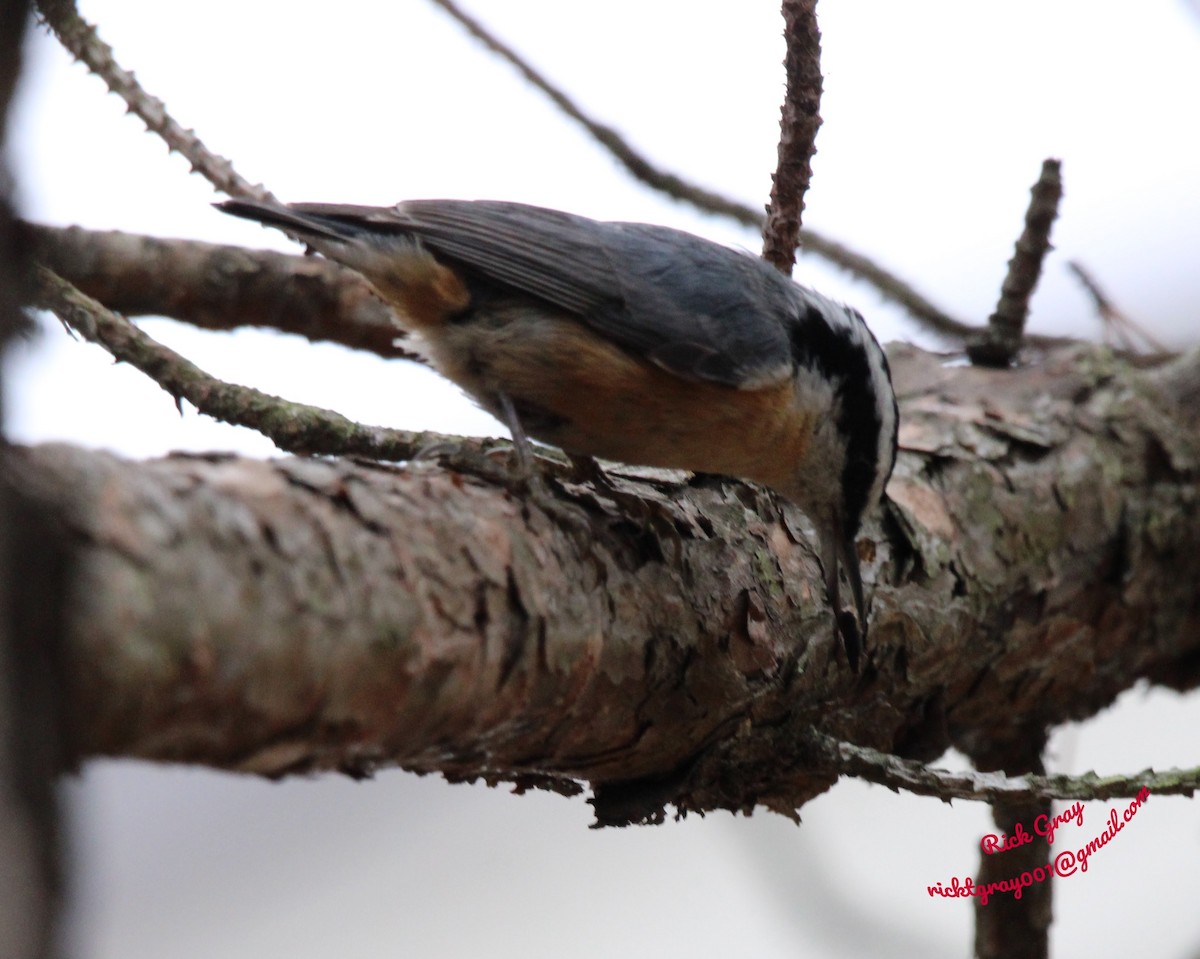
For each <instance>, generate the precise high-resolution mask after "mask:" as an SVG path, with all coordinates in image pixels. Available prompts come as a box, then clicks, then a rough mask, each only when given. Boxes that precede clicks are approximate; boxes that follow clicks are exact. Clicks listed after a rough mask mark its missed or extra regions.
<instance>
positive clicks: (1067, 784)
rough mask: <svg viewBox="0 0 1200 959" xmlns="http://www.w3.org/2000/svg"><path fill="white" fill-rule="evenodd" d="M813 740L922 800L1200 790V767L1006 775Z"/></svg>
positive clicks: (856, 770) (824, 751)
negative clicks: (936, 765)
mask: <svg viewBox="0 0 1200 959" xmlns="http://www.w3.org/2000/svg"><path fill="white" fill-rule="evenodd" d="M810 736H811V741H812V743H813V744H814V746H815V747H816V749H817V750H818V752H819V753H820V754H821V755H823V756H824V757H825V759H826V760H827V761H829V762H831V763H834V764H836V765H837V766H838V767H839V768H841V770H842V771H843V772H845V773H848V774H849V775H851V776H856V777H858V778H859V779H865V780H867V781H868V782H873V783H878V784H879V785H881V786H887V787H888V788H889V789H892V790H894V791H896V792H899V791H900V790H902V789H903V790H905V791H907V792H911V793H914V794H916V795H918V796H936V797H937V798H938V799H941V800H943V801H945V802H949V801H950V800H951V799H972V800H978V801H981V802H996V801H997V800H1016V799H1023V798H1028V799H1080V800H1107V799H1122V798H1124V799H1132V798H1134V797H1136V796H1137V795H1138V793H1139V792H1140V791H1141V790H1142V789H1143V788H1144V789H1148V790H1149V791H1150V792H1151V793H1152V794H1154V795H1156V796H1157V795H1164V796H1165V795H1175V796H1178V795H1182V796H1189V797H1190V796H1191V795H1192V794H1193V793H1194V792H1195V791H1196V790H1197V789H1200V769H1166V770H1162V771H1161V772H1155V771H1154V770H1153V769H1145V770H1143V771H1142V772H1140V773H1132V774H1124V775H1116V776H1098V775H1097V774H1096V773H1094V772H1088V773H1083V774H1081V775H1078V776H1065V775H1053V776H1032V775H1026V776H1005V775H1004V774H1002V773H981V772H962V773H956V772H951V771H949V770H948V769H935V768H932V767H930V766H926V765H924V764H923V763H918V762H912V761H911V760H907V759H901V758H900V757H899V756H893V755H890V754H888V753H883V752H880V751H879V750H877V749H871V748H869V747H867V746H856V745H854V744H853V743H847V742H842V741H840V740H837V739H834V738H833V737H831V736H826V735H825V734H823V733H818V732H816V731H813V732H812V733H811V734H810Z"/></svg>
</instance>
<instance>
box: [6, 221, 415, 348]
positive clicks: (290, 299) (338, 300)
mask: <svg viewBox="0 0 1200 959" xmlns="http://www.w3.org/2000/svg"><path fill="white" fill-rule="evenodd" d="M23 229H24V231H25V233H26V234H27V236H28V238H29V243H30V245H31V246H32V248H33V255H34V258H35V259H36V260H37V261H38V262H39V263H41V264H42V265H43V266H45V267H47V268H48V269H50V270H52V271H53V272H54V273H57V274H58V275H59V276H61V277H62V278H63V279H65V280H67V281H68V282H69V283H71V284H72V285H74V286H76V287H78V288H79V290H80V291H82V292H83V293H86V294H87V295H88V296H90V297H92V298H93V299H95V300H99V301H100V302H101V303H103V304H104V305H105V306H107V307H108V308H109V309H110V310H115V311H117V312H118V313H123V314H125V315H126V316H147V315H152V316H169V317H173V318H174V319H177V320H185V321H187V322H188V323H191V324H192V325H193V326H198V327H200V328H202V329H206V330H233V329H237V328H238V327H242V326H258V327H269V328H271V329H276V330H279V331H281V332H284V333H295V334H297V335H299V336H303V337H305V338H306V339H309V340H312V341H314V342H319V341H327V342H330V343H340V344H342V345H343V346H348V347H350V348H351V349H361V350H368V351H370V352H372V353H375V354H377V355H379V356H382V357H385V358H388V359H392V358H396V359H409V360H415V361H417V362H424V361H423V360H422V359H421V358H420V357H419V356H418V355H417V354H416V353H414V352H412V351H411V350H406V349H405V348H404V347H403V345H402V344H403V342H404V340H405V339H407V333H406V332H405V331H404V329H403V328H401V327H400V326H399V325H398V324H397V322H396V319H395V317H394V316H393V315H392V312H391V310H390V309H389V308H388V307H387V306H386V305H385V304H384V303H383V301H382V300H381V299H379V297H378V296H376V295H375V293H374V292H373V291H372V290H371V287H370V285H369V284H368V283H367V281H366V280H364V279H363V278H362V276H361V275H360V274H358V273H355V272H354V271H353V270H348V269H346V268H344V267H342V266H339V265H338V264H336V263H334V262H333V261H331V260H327V259H325V258H324V257H318V256H294V255H290V254H287V253H274V252H271V251H269V250H246V249H243V248H242V247H238V246H223V245H220V244H216V243H201V242H200V241H198V240H166V239H161V238H159V237H152V236H142V235H139V234H135V233H121V232H119V231H116V230H106V231H99V230H85V229H82V228H81V227H77V226H73V227H67V228H61V227H51V226H39V225H36V224H30V223H27V224H23ZM398 341H399V342H398Z"/></svg>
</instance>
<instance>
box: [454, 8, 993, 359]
mask: <svg viewBox="0 0 1200 959" xmlns="http://www.w3.org/2000/svg"><path fill="white" fill-rule="evenodd" d="M433 2H434V3H436V4H437V5H438V6H439V7H441V8H442V9H443V10H445V11H446V12H447V13H448V14H450V16H452V17H453V18H454V19H455V20H457V21H458V22H459V23H460V24H461V25H462V26H463V27H464V28H465V29H466V30H467V32H468V33H470V34H471V36H473V37H475V38H476V39H477V40H479V41H480V42H481V43H482V44H483V45H484V46H486V47H487V48H488V49H489V50H491V51H492V52H493V53H495V54H497V55H498V56H500V57H501V58H502V59H504V60H506V61H507V62H508V63H509V64H511V65H512V66H513V67H515V68H516V70H517V72H519V73H520V74H521V75H522V76H523V77H525V79H526V80H528V81H529V82H530V83H531V84H533V86H535V87H537V88H538V89H539V90H541V91H542V93H544V94H545V95H546V96H547V97H549V98H550V100H551V101H552V102H553V103H554V104H555V105H556V106H557V107H558V108H559V109H560V110H562V111H563V113H564V114H566V115H567V116H568V117H570V118H571V119H572V120H574V121H575V122H577V123H578V124H580V125H581V126H582V127H583V128H584V129H585V130H587V131H588V133H590V134H591V135H592V137H593V138H594V139H595V140H596V142H597V143H599V144H600V145H601V146H602V147H604V148H605V149H606V150H608V151H609V152H610V153H611V154H612V155H613V156H614V157H615V158H616V159H617V160H618V161H619V162H620V163H621V164H622V165H623V166H624V167H625V169H626V170H627V171H628V172H629V173H630V174H631V175H632V176H633V177H634V178H635V179H636V180H638V181H639V182H641V183H645V184H646V185H647V186H649V187H650V188H652V189H654V190H658V191H659V192H660V193H663V194H665V195H667V196H669V197H673V198H674V199H676V200H679V201H681V202H684V203H689V204H691V205H692V206H694V207H695V208H696V209H698V210H702V211H704V212H705V213H713V214H716V215H717V216H723V217H727V218H728V219H731V220H733V221H734V222H736V223H740V224H742V225H743V226H748V227H751V228H752V229H754V230H758V231H759V232H761V231H762V230H763V227H764V224H765V222H766V218H765V217H764V216H763V214H762V213H761V212H760V211H759V210H757V209H756V208H754V207H752V206H749V205H748V204H745V203H742V202H740V201H738V200H734V199H732V198H730V197H727V196H723V195H721V194H719V193H715V192H713V191H712V190H708V189H706V188H704V187H702V186H700V185H698V184H696V183H692V182H690V181H688V180H686V179H684V178H683V177H680V176H678V175H677V174H675V173H671V172H669V171H667V170H664V169H663V168H662V167H659V166H657V165H655V164H654V163H653V162H652V161H651V160H650V159H649V158H648V157H646V156H645V155H644V154H642V153H640V152H638V151H637V150H636V149H634V147H633V146H631V145H630V144H629V142H628V141H627V140H625V139H624V138H623V137H622V136H621V135H620V134H619V133H618V132H617V131H616V130H614V129H613V128H612V127H610V126H607V125H605V124H603V123H600V122H598V121H596V120H594V119H592V118H591V117H589V116H588V115H587V114H586V113H584V112H583V110H582V109H581V108H580V107H579V105H578V104H576V103H575V101H573V100H572V99H571V98H570V97H568V96H567V94H566V93H564V92H563V90H562V89H561V88H560V87H558V86H556V85H555V84H553V83H552V82H551V81H550V80H548V79H547V78H546V77H545V76H543V75H542V74H541V73H540V72H539V71H538V70H536V69H535V68H534V67H533V66H532V65H530V63H529V62H528V61H527V60H525V59H524V57H522V56H521V55H520V54H519V53H517V52H516V51H515V50H513V48H512V47H510V46H508V45H507V44H505V43H504V42H503V41H501V40H499V39H498V38H497V37H496V36H495V35H494V34H492V33H491V32H490V31H489V30H488V29H487V28H486V27H485V26H483V24H481V23H480V22H479V21H478V20H476V19H474V18H473V17H471V16H470V15H469V14H468V13H466V12H465V11H464V10H463V9H462V8H461V7H459V5H458V4H457V3H456V2H455V0H433ZM800 244H801V245H800V252H802V253H811V254H814V255H816V256H820V257H822V258H823V259H825V260H828V261H829V262H830V263H832V264H833V265H834V266H836V267H838V268H840V269H843V270H845V271H846V272H847V273H850V274H851V275H852V276H855V277H858V278H859V279H861V280H863V281H864V282H866V283H869V284H870V285H872V286H874V287H875V288H876V289H877V290H878V291H879V293H880V294H881V295H882V296H883V297H884V299H886V300H890V301H891V302H893V303H895V304H897V305H898V306H900V307H902V308H904V309H905V310H907V311H908V312H909V313H910V314H911V315H912V317H913V318H914V319H915V320H917V321H918V322H919V323H920V324H921V325H922V326H924V327H926V328H927V329H929V330H931V331H932V332H934V333H938V334H940V335H942V336H946V337H950V338H953V339H956V340H962V339H963V338H965V337H966V336H967V335H968V334H969V333H970V332H971V331H972V330H974V329H975V328H974V327H972V326H969V325H968V324H966V323H963V322H962V321H960V320H956V319H954V318H953V317H952V316H950V315H949V314H947V313H946V312H945V311H943V310H941V309H939V308H938V307H937V306H935V305H934V304H933V303H932V302H930V301H929V300H928V299H927V298H926V297H925V296H923V295H922V294H920V293H918V292H917V291H916V290H915V289H914V288H913V287H912V286H911V285H910V284H908V283H906V282H905V281H904V280H902V279H900V277H898V276H896V275H895V274H893V273H891V272H889V271H888V270H887V269H885V268H884V267H882V266H880V265H879V264H878V263H875V262H874V261H872V260H871V259H869V258H868V257H866V256H864V255H863V254H862V253H856V252H855V251H853V250H851V249H850V248H849V247H847V246H846V245H845V244H844V243H841V242H839V241H837V240H834V239H831V238H829V237H826V236H824V235H822V234H820V233H816V232H814V231H812V230H810V229H807V228H805V229H802V230H801V232H800Z"/></svg>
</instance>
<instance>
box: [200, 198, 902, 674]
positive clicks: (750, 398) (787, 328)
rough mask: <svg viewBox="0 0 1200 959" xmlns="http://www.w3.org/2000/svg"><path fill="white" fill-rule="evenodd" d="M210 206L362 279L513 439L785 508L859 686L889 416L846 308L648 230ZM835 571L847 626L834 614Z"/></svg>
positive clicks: (876, 349)
mask: <svg viewBox="0 0 1200 959" xmlns="http://www.w3.org/2000/svg"><path fill="white" fill-rule="evenodd" d="M216 206H217V207H218V208H219V209H220V210H222V211H223V212H225V213H228V214H231V215H233V216H237V217H242V218H245V219H249V220H253V221H257V222H258V223H261V224H263V225H265V226H269V227H275V228H278V229H280V230H282V231H283V232H285V233H286V234H288V235H289V236H291V237H292V238H293V239H296V240H299V241H302V242H303V243H305V244H306V245H307V247H308V248H309V250H310V251H315V252H317V253H319V254H321V255H322V256H324V257H326V258H328V259H330V260H333V261H335V262H337V263H340V264H342V265H343V266H346V267H348V268H350V269H351V270H354V271H356V272H357V273H359V274H361V275H362V276H363V277H364V278H365V279H366V280H367V281H368V283H369V284H370V285H371V286H372V287H373V288H374V290H375V292H376V293H377V294H378V295H379V296H380V297H381V298H382V299H383V300H384V302H386V303H387V304H389V305H390V306H391V307H393V309H394V311H395V313H396V314H397V319H398V322H399V323H400V324H401V325H402V326H403V327H405V328H406V330H407V331H408V332H409V334H410V336H411V337H412V342H413V346H414V347H415V348H416V349H417V350H418V351H419V352H422V353H423V354H424V355H425V356H426V357H427V359H428V360H429V361H430V363H431V364H432V365H433V367H434V368H435V369H437V370H438V371H439V372H441V373H442V374H443V375H444V376H446V377H447V378H448V379H450V380H452V381H453V382H455V383H456V384H458V386H459V387H461V388H462V389H463V390H464V391H465V392H466V393H467V394H468V395H469V396H470V397H471V398H472V399H474V400H475V402H476V403H478V404H479V405H480V406H481V407H482V408H483V409H485V410H487V411H489V412H490V413H492V414H493V415H495V416H497V417H498V418H499V419H501V420H502V421H507V422H509V423H510V425H515V426H516V427H518V428H520V429H523V431H524V433H526V434H527V435H528V436H530V437H532V438H534V439H536V440H539V441H540V442H543V443H546V444H549V445H552V446H557V447H559V448H561V449H562V450H563V451H564V452H566V453H568V454H571V455H573V456H578V457H596V458H600V459H604V460H611V461H617V462H622V463H628V464H632V465H643V466H655V467H664V468H672V469H683V470H691V471H693V472H701V473H713V474H721V475H724V476H730V477H735V478H739V479H742V480H749V481H752V482H755V483H758V484H761V485H763V486H765V487H768V488H769V489H771V490H774V491H775V492H776V493H778V494H779V495H781V496H782V497H784V498H785V499H787V500H789V501H791V502H792V503H794V504H795V505H796V506H798V507H799V508H800V509H801V510H802V511H803V512H804V513H805V514H806V515H807V516H808V518H809V519H810V521H811V522H812V524H813V527H814V529H815V530H816V533H817V536H818V539H819V544H820V559H821V564H822V568H823V572H824V576H825V588H826V594H827V596H828V600H829V603H830V605H831V607H832V610H833V614H834V631H835V635H836V634H837V633H839V632H840V633H841V636H842V640H843V645H844V647H845V651H846V656H847V661H848V663H849V665H850V667H851V669H852V670H853V671H855V672H857V671H858V668H859V662H860V658H861V653H862V647H863V640H864V637H865V635H866V623H867V617H866V608H865V602H864V596H863V588H862V577H861V572H860V568H859V560H858V553H857V549H856V538H857V535H858V532H859V529H860V527H861V524H862V521H863V518H864V516H865V515H866V513H867V512H868V511H869V510H871V509H873V508H875V507H876V506H877V505H878V504H879V503H880V501H881V499H882V497H883V494H884V488H885V486H886V484H887V481H888V478H889V477H890V475H891V472H892V469H893V467H894V465H895V460H896V445H897V430H898V425H899V412H898V408H897V405H896V397H895V393H894V390H893V387H892V381H891V373H890V369H889V367H888V361H887V355H886V354H885V353H884V351H883V349H882V348H881V347H880V345H879V342H878V341H877V340H876V338H875V336H874V335H873V334H872V333H871V331H870V329H869V328H868V326H867V324H866V323H865V321H864V320H863V318H862V315H861V314H860V313H859V312H858V311H857V310H855V309H852V308H850V307H848V306H844V305H842V304H841V303H838V302H835V301H833V300H831V299H828V298H826V297H825V296H822V295H821V294H819V293H817V292H816V291H814V290H811V289H809V288H807V287H805V286H802V285H800V284H799V283H797V282H795V281H794V280H792V279H791V278H790V277H788V276H785V275H784V274H783V273H781V272H780V271H778V270H777V269H775V268H774V267H773V266H771V265H770V264H768V263H766V262H765V261H764V260H762V259H761V258H759V257H756V256H753V255H752V254H750V253H748V252H745V251H741V250H736V249H732V248H729V247H726V246H723V245H721V244H718V243H715V242H713V241H711V240H707V239H704V238H702V237H699V236H695V235H693V234H690V233H687V232H684V231H682V230H677V229H673V228H670V227H665V226H658V225H654V224H647V223H628V222H609V221H601V220H594V219H591V218H588V217H584V216H580V215H577V214H572V213H566V212H562V211H559V210H551V209H545V208H541V207H536V206H530V205H527V204H523V203H515V202H508V201H499V200H450V199H444V200H437V199H434V200H407V201H404V202H401V203H398V204H396V205H395V206H391V207H370V206H351V205H341V204H326V203H294V204H286V205H285V204H282V203H279V202H276V201H270V202H259V201H253V200H240V199H234V200H228V201H225V202H221V203H218V204H216ZM514 418H515V420H516V423H515V424H514V423H513V419H514ZM514 432H515V430H514ZM839 567H840V568H841V569H842V570H844V571H845V574H846V578H847V580H848V582H849V585H850V591H851V594H852V597H853V600H854V611H855V613H856V615H857V621H855V617H854V616H852V615H850V614H849V612H848V611H843V610H842V608H841V605H840V598H839Z"/></svg>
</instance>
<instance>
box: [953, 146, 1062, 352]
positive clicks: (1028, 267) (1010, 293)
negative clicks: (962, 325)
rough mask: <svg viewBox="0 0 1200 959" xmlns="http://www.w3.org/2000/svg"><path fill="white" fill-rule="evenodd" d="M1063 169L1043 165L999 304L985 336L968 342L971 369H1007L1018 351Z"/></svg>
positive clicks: (1050, 163) (1058, 197)
mask: <svg viewBox="0 0 1200 959" xmlns="http://www.w3.org/2000/svg"><path fill="white" fill-rule="evenodd" d="M1062 192H1063V187H1062V163H1061V162H1060V161H1059V160H1046V161H1045V162H1043V163H1042V173H1041V176H1039V177H1038V181H1037V183H1035V184H1034V185H1033V189H1032V190H1031V191H1030V196H1029V209H1028V210H1027V211H1026V213H1025V229H1024V230H1023V231H1022V232H1021V235H1020V237H1018V238H1017V246H1016V252H1014V253H1013V256H1012V259H1011V260H1009V261H1008V273H1007V274H1006V275H1005V277H1004V283H1003V284H1002V286H1001V288H1000V302H999V303H997V304H996V310H995V312H994V313H992V315H991V316H990V317H988V325H987V328H986V329H985V330H983V331H982V332H980V333H978V334H977V335H975V336H974V337H972V338H970V339H969V340H968V342H967V355H968V356H969V357H970V358H971V362H973V363H981V364H984V365H986V366H1000V367H1004V366H1008V365H1009V364H1010V363H1012V361H1013V360H1014V359H1015V358H1016V355H1017V351H1018V350H1019V349H1020V348H1021V337H1022V336H1023V335H1024V333H1025V320H1026V319H1027V318H1028V317H1029V298H1030V297H1031V296H1032V295H1033V291H1034V288H1035V287H1036V286H1037V282H1038V280H1039V279H1040V278H1041V275H1042V263H1043V262H1044V261H1045V259H1046V254H1047V253H1049V252H1050V227H1051V226H1053V225H1054V221H1055V219H1057V217H1058V204H1059V201H1060V200H1061V199H1062Z"/></svg>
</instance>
